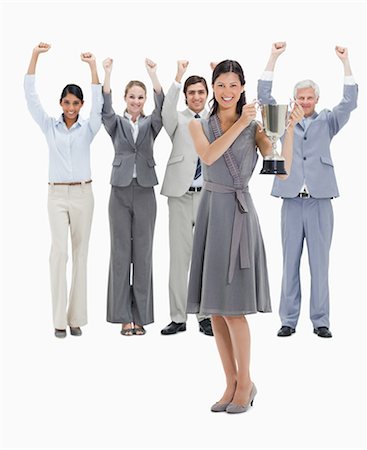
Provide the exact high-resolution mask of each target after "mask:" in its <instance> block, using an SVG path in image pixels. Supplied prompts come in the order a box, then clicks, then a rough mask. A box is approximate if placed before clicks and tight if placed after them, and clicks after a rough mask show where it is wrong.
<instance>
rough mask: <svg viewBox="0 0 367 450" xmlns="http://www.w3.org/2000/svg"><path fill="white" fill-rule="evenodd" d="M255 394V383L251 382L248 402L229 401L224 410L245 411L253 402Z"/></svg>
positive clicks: (228, 411)
mask: <svg viewBox="0 0 367 450" xmlns="http://www.w3.org/2000/svg"><path fill="white" fill-rule="evenodd" d="M256 394H257V389H256V386H255V384H254V383H253V384H252V389H251V392H250V397H249V399H248V402H247V403H246V404H245V405H237V404H236V403H230V404H229V405H228V406H227V408H226V412H227V413H229V414H238V413H243V412H246V411H247V410H248V409H249V407H250V405H251V406H252V405H253V404H254V398H255V395H256Z"/></svg>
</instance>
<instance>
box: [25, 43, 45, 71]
mask: <svg viewBox="0 0 367 450" xmlns="http://www.w3.org/2000/svg"><path fill="white" fill-rule="evenodd" d="M50 48H51V45H50V44H47V43H46V42H40V43H39V44H38V45H37V46H36V47H34V49H33V51H32V57H31V60H30V62H29V66H28V71H27V74H28V75H34V74H35V73H36V66H37V60H38V56H39V55H40V54H41V53H46V52H48V51H49V50H50Z"/></svg>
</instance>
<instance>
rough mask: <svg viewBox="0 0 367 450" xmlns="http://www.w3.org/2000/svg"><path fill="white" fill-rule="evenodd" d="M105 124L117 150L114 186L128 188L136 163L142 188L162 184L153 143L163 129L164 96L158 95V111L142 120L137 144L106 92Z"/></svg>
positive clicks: (112, 182)
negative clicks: (154, 156) (156, 171)
mask: <svg viewBox="0 0 367 450" xmlns="http://www.w3.org/2000/svg"><path fill="white" fill-rule="evenodd" d="M103 97H104V105H103V110H102V123H103V125H104V126H105V128H106V130H107V132H108V134H109V135H110V136H111V139H112V142H113V146H114V148H115V158H114V160H113V163H112V165H113V167H112V174H111V181H110V183H111V184H112V185H113V186H128V185H129V184H130V183H131V180H132V178H133V172H134V164H136V178H137V182H138V183H139V185H140V186H143V187H151V186H154V185H156V184H158V180H157V176H156V173H155V169H154V166H155V161H154V158H153V144H154V140H155V138H156V137H157V136H158V133H159V132H160V130H161V128H162V115H161V112H162V105H163V99H164V94H163V91H161V93H160V94H156V93H155V92H154V103H155V108H154V110H153V112H152V114H151V115H150V116H144V117H139V134H138V138H137V140H136V143H134V139H133V135H132V130H131V125H130V123H129V121H128V119H127V118H126V117H122V116H119V115H118V114H116V113H115V111H114V110H113V108H112V98H111V94H105V93H103Z"/></svg>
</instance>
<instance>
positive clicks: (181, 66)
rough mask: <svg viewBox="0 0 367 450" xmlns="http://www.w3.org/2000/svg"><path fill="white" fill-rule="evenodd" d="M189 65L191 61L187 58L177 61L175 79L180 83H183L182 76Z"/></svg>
mask: <svg viewBox="0 0 367 450" xmlns="http://www.w3.org/2000/svg"><path fill="white" fill-rule="evenodd" d="M188 65H189V62H188V61H186V60H185V59H179V60H178V61H177V73H176V78H175V80H176V81H177V82H178V83H181V80H182V77H183V76H184V73H185V72H186V70H187V66H188Z"/></svg>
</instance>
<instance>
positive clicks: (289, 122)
mask: <svg viewBox="0 0 367 450" xmlns="http://www.w3.org/2000/svg"><path fill="white" fill-rule="evenodd" d="M296 103H297V102H296V101H295V100H292V99H291V98H290V99H289V110H290V111H292V109H293V106H294V105H295V104H296ZM289 115H290V113H289ZM290 124H291V121H290V120H289V119H288V121H287V125H286V126H285V129H286V130H288V127H289V125H290Z"/></svg>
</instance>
